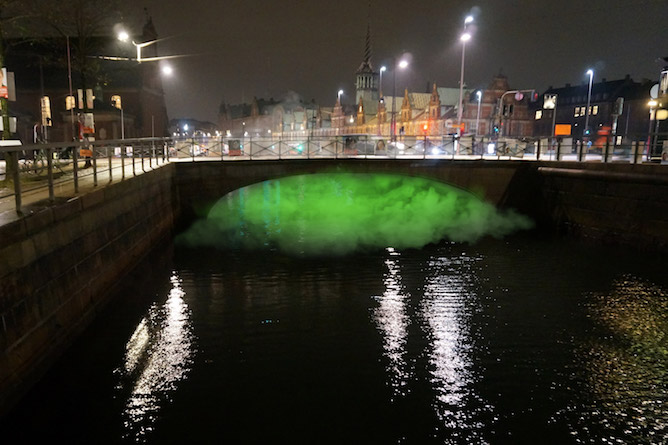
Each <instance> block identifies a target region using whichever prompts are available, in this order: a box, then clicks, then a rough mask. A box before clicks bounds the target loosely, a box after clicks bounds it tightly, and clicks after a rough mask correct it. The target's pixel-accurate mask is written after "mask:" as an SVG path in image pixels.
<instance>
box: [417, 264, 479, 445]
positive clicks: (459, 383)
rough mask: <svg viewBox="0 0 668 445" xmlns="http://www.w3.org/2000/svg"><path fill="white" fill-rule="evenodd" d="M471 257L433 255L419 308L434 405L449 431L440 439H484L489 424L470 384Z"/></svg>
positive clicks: (472, 374) (473, 304)
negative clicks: (427, 348)
mask: <svg viewBox="0 0 668 445" xmlns="http://www.w3.org/2000/svg"><path fill="white" fill-rule="evenodd" d="M475 261H476V259H475V258H470V257H467V256H466V255H464V254H462V255H461V256H460V257H451V258H445V257H436V258H434V259H432V260H431V261H429V264H428V266H427V273H428V275H427V277H426V283H425V287H424V298H423V300H422V304H421V313H422V317H423V319H424V324H425V326H424V329H425V331H426V333H427V336H428V338H429V340H430V345H429V347H430V350H429V351H428V355H429V365H430V366H429V372H430V374H431V385H432V387H433V391H434V394H435V401H434V402H433V409H434V411H435V413H436V416H437V417H438V419H439V421H440V422H441V425H442V427H443V428H444V429H445V430H446V431H450V432H451V434H452V437H450V438H448V439H446V442H445V443H461V441H462V440H464V441H465V442H466V443H487V442H486V441H485V440H484V439H483V431H485V430H488V429H489V427H490V425H486V424H485V423H484V422H482V421H481V420H482V419H479V417H480V413H481V412H482V411H490V410H491V407H490V406H489V404H486V403H484V401H483V400H481V398H480V396H479V395H477V394H476V392H475V389H474V388H473V384H474V383H475V377H476V376H475V372H474V371H473V370H472V367H473V354H474V347H475V338H474V335H473V332H472V326H471V316H472V314H473V313H474V312H475V311H476V310H477V309H476V304H477V301H476V298H477V296H476V294H475V289H474V286H473V285H472V283H474V282H475V281H476V277H475V275H474V274H473V273H471V270H470V269H471V265H472V263H474V262H475ZM486 417H488V416H486Z"/></svg>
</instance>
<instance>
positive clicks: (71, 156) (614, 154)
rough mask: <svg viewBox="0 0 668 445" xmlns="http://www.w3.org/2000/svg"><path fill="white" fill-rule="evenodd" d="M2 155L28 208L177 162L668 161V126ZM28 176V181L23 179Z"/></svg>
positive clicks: (203, 141)
mask: <svg viewBox="0 0 668 445" xmlns="http://www.w3.org/2000/svg"><path fill="white" fill-rule="evenodd" d="M649 136H651V138H650V137H649ZM664 147H665V148H664ZM0 155H3V156H4V157H5V162H4V164H5V166H6V169H5V170H6V172H9V171H11V175H9V177H7V176H8V175H7V174H6V173H5V175H4V176H5V177H4V180H5V185H6V186H8V185H9V183H11V186H9V187H6V189H5V190H3V189H1V188H0V205H2V203H3V200H4V201H6V200H7V199H8V198H11V197H14V201H15V203H14V210H16V213H17V214H19V215H21V214H22V210H23V207H24V202H25V200H24V199H23V198H24V197H28V196H37V194H39V193H41V190H42V189H43V190H46V189H48V198H45V199H48V200H49V201H50V202H53V201H54V200H55V192H54V186H55V185H59V192H60V193H61V194H63V193H66V194H69V192H67V191H65V192H64V191H63V190H66V187H67V183H69V182H71V183H72V191H73V192H74V194H77V193H79V192H80V185H81V183H82V182H83V183H85V185H86V187H88V186H92V187H98V186H99V184H100V183H105V181H106V182H107V183H108V182H113V181H114V180H123V179H125V178H126V177H127V176H128V175H132V176H136V175H138V174H141V173H143V172H146V171H148V170H152V169H155V168H157V167H159V166H161V165H163V164H166V163H170V162H183V161H190V162H200V161H204V160H206V161H237V160H250V161H255V160H260V161H278V162H280V161H283V160H286V159H305V160H306V159H328V158H329V159H346V158H351V159H369V160H372V159H441V160H476V161H485V160H524V161H541V162H550V161H573V162H600V163H607V162H627V163H633V164H636V163H643V162H652V163H656V162H658V161H661V163H662V164H664V163H665V164H668V133H652V134H651V135H648V134H644V135H637V136H635V137H634V136H628V135H627V136H625V137H623V138H618V137H615V136H612V135H603V136H594V137H592V138H591V140H587V139H554V138H550V137H531V138H512V137H498V138H490V137H485V136H482V137H478V136H475V135H464V136H461V137H456V136H454V135H444V136H434V135H428V134H422V135H410V136H409V135H399V136H398V137H397V141H395V142H391V141H390V139H389V138H388V137H384V136H377V135H366V134H348V135H345V134H343V135H335V136H322V137H318V136H311V135H308V134H305V135H304V136H300V137H297V136H290V137H280V136H276V135H272V136H271V137H264V138H263V137H257V136H256V137H252V138H251V137H221V136H213V137H205V136H200V137H194V138H193V137H170V138H136V139H115V140H104V141H100V140H98V141H73V142H61V143H48V144H30V145H0ZM138 164H139V165H138ZM0 166H2V162H0ZM7 166H8V168H7ZM666 171H667V172H668V169H667V170H666ZM28 176H31V177H30V178H29V179H30V180H27V179H28V178H27V177H28ZM0 179H3V176H2V171H0ZM22 180H25V181H22ZM22 182H25V184H23V187H22ZM3 193H4V194H3ZM1 210H2V209H1V208H0V211H1Z"/></svg>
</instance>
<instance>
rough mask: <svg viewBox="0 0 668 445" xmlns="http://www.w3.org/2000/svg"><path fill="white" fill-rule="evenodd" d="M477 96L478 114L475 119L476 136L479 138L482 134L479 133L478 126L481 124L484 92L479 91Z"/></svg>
mask: <svg viewBox="0 0 668 445" xmlns="http://www.w3.org/2000/svg"><path fill="white" fill-rule="evenodd" d="M475 95H476V97H477V98H478V113H477V114H476V117H475V134H476V136H477V135H478V134H480V132H479V131H478V124H479V123H480V102H481V101H482V91H480V90H478V91H477V92H476V93H475Z"/></svg>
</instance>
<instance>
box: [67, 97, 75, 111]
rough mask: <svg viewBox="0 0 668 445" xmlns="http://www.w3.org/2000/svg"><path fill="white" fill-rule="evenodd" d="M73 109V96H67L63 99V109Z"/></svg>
mask: <svg viewBox="0 0 668 445" xmlns="http://www.w3.org/2000/svg"><path fill="white" fill-rule="evenodd" d="M74 107H75V102H74V96H67V97H66V98H65V109H66V110H71V109H72V108H74Z"/></svg>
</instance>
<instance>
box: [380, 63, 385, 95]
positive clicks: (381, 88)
mask: <svg viewBox="0 0 668 445" xmlns="http://www.w3.org/2000/svg"><path fill="white" fill-rule="evenodd" d="M384 71H387V67H386V66H381V67H380V97H383V72H384Z"/></svg>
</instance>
